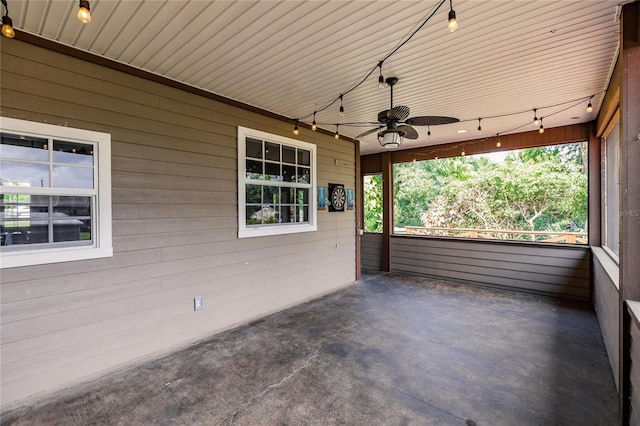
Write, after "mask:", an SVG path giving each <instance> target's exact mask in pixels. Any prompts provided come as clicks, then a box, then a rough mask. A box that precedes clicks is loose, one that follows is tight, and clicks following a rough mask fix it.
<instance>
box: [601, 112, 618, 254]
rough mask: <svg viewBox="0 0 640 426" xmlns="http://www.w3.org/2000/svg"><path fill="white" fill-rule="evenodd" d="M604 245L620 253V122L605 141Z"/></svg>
mask: <svg viewBox="0 0 640 426" xmlns="http://www.w3.org/2000/svg"><path fill="white" fill-rule="evenodd" d="M604 144H605V145H604V146H605V149H604V160H603V161H604V169H605V176H604V180H605V185H604V188H603V189H604V197H603V199H604V210H605V211H604V213H605V215H604V217H605V219H604V226H605V231H604V235H603V237H604V238H603V239H604V245H605V246H606V247H607V248H608V249H609V250H611V251H612V252H613V253H615V254H616V256H619V255H620V122H619V121H618V122H617V123H616V124H615V125H614V126H613V128H612V129H611V132H609V134H608V135H607V137H606V138H605V141H604Z"/></svg>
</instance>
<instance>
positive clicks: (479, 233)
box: [404, 226, 587, 244]
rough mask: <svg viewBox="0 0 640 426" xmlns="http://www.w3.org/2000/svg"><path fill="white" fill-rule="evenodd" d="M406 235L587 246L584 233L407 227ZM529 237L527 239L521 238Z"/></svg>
mask: <svg viewBox="0 0 640 426" xmlns="http://www.w3.org/2000/svg"><path fill="white" fill-rule="evenodd" d="M404 229H405V234H407V235H433V236H440V237H461V238H484V239H489V240H520V241H527V240H528V241H544V242H547V243H567V244H587V234H586V232H560V231H559V232H554V231H524V230H518V231H514V230H510V229H469V228H436V227H424V226H407V227H405V228H404ZM523 236H529V238H527V239H523V238H521V237H523ZM546 237H548V238H546Z"/></svg>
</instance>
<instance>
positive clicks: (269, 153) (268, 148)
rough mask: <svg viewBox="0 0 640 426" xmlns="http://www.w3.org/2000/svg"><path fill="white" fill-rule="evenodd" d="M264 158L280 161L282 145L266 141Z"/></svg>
mask: <svg viewBox="0 0 640 426" xmlns="http://www.w3.org/2000/svg"><path fill="white" fill-rule="evenodd" d="M264 147H265V156H264V158H265V159H267V160H270V161H280V145H278V144H277V143H271V142H265V143H264Z"/></svg>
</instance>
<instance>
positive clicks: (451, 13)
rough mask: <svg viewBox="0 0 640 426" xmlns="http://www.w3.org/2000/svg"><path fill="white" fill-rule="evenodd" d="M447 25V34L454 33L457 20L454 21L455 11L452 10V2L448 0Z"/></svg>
mask: <svg viewBox="0 0 640 426" xmlns="http://www.w3.org/2000/svg"><path fill="white" fill-rule="evenodd" d="M449 7H450V10H449V23H448V24H447V26H448V27H449V32H454V31H455V30H457V29H458V20H457V19H456V11H455V10H453V0H449Z"/></svg>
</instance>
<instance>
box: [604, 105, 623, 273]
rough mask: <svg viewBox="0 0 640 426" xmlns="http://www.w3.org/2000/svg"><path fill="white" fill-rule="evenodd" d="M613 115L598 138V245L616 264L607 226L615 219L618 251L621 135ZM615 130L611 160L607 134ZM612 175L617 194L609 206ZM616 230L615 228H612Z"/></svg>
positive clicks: (618, 119)
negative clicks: (599, 172) (615, 151)
mask: <svg viewBox="0 0 640 426" xmlns="http://www.w3.org/2000/svg"><path fill="white" fill-rule="evenodd" d="M614 117H618V118H615V119H614V120H612V125H611V127H610V128H609V129H607V131H606V132H605V133H604V134H603V135H602V138H601V139H600V144H601V145H600V146H601V151H600V152H601V157H602V158H601V161H602V165H601V171H602V173H601V185H600V190H601V201H602V202H601V207H600V214H601V216H602V220H601V224H602V229H601V232H600V239H601V244H600V247H601V248H602V249H603V250H604V252H605V253H607V255H608V256H609V257H610V258H611V260H613V261H614V262H615V264H616V265H619V264H620V256H619V254H618V253H616V251H614V250H613V249H612V248H611V247H609V243H610V241H609V228H610V226H611V223H612V220H614V218H615V220H616V221H617V224H616V226H615V228H617V231H618V251H619V250H620V247H619V244H620V160H621V158H620V147H621V146H620V145H621V135H620V118H619V116H618V114H616V115H614ZM614 131H617V132H618V134H617V135H616V137H615V138H614V139H613V141H612V142H613V143H616V144H617V156H618V158H615V159H612V160H611V161H609V155H608V152H610V151H609V149H608V146H607V142H608V141H609V140H610V139H611V138H610V137H609V136H610V135H611V134H612V132H614ZM612 164H613V165H614V166H617V167H614V170H613V172H614V173H613V174H610V173H609V169H610V167H609V166H610V165H612ZM611 175H613V176H614V178H615V180H616V182H615V183H614V185H617V186H618V191H617V196H618V199H617V200H615V206H611V205H610V202H609V200H610V199H611V196H610V192H609V191H608V189H609V185H610V182H609V177H610V176H611ZM610 207H615V208H614V209H613V211H612V212H610V211H609V208H610ZM614 230H616V229H614Z"/></svg>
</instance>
